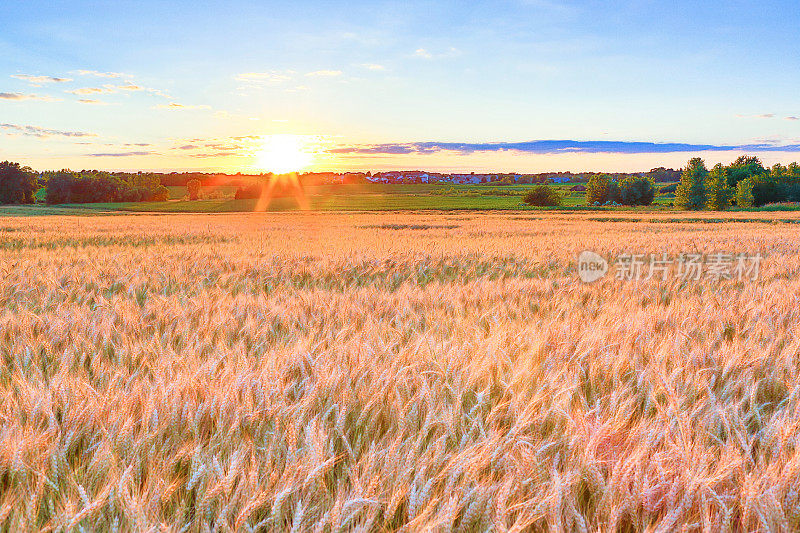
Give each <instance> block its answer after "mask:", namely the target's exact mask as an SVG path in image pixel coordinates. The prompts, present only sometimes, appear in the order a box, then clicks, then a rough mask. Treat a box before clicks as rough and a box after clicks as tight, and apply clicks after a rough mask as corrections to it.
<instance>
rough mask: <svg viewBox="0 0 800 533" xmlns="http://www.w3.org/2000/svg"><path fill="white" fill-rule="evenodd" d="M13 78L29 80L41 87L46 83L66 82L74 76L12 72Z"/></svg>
mask: <svg viewBox="0 0 800 533" xmlns="http://www.w3.org/2000/svg"><path fill="white" fill-rule="evenodd" d="M11 77H12V78H16V79H18V80H22V81H27V82H28V83H29V84H31V85H32V86H34V87H41V86H42V85H44V84H45V83H66V82H69V81H72V78H57V77H55V76H31V75H29V74H12V75H11Z"/></svg>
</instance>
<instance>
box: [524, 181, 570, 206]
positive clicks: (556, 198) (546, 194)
mask: <svg viewBox="0 0 800 533" xmlns="http://www.w3.org/2000/svg"><path fill="white" fill-rule="evenodd" d="M522 201H523V202H525V203H526V204H528V205H533V206H538V207H545V206H556V205H561V195H560V194H558V191H556V190H555V189H554V188H553V187H548V186H547V185H536V186H534V187H531V188H530V189H529V190H528V192H527V193H525V196H523V197H522Z"/></svg>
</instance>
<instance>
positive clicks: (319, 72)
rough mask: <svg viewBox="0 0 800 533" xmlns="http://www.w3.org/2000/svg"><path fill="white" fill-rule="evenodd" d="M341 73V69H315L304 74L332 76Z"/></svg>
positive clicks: (311, 76)
mask: <svg viewBox="0 0 800 533" xmlns="http://www.w3.org/2000/svg"><path fill="white" fill-rule="evenodd" d="M341 75H342V71H341V70H315V71H314V72H309V73H308V74H306V76H308V77H310V78H332V77H336V76H341Z"/></svg>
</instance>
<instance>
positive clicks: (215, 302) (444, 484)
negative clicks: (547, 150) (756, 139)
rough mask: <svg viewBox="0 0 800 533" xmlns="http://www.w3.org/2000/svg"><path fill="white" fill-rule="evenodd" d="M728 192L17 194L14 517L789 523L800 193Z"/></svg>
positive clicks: (0, 399)
mask: <svg viewBox="0 0 800 533" xmlns="http://www.w3.org/2000/svg"><path fill="white" fill-rule="evenodd" d="M87 212H91V211H87ZM720 216H721V215H719V214H715V213H710V214H703V213H701V214H697V213H695V214H692V215H691V216H690V217H689V218H687V219H686V221H685V222H683V221H681V220H680V219H681V218H682V215H680V214H676V213H675V212H666V213H663V214H660V213H649V214H647V215H644V216H641V217H639V216H637V215H635V214H626V215H625V217H626V219H625V220H620V217H619V216H618V215H616V214H615V213H608V214H606V213H602V212H601V213H580V212H578V213H570V214H565V213H548V212H536V213H534V214H531V213H530V212H515V213H503V212H486V213H470V212H460V213H454V214H409V213H404V214H398V213H384V214H381V213H376V214H355V213H350V214H331V213H329V214H324V213H309V214H296V213H283V214H281V213H274V214H267V215H264V214H219V215H180V214H170V215H118V216H113V217H92V218H87V217H83V216H58V215H53V216H48V217H35V216H34V217H5V218H0V255H1V256H2V262H3V283H2V284H0V302H2V314H0V354H1V355H2V364H1V365H0V530H3V531H35V530H44V531H55V530H60V531H78V530H79V531H161V530H169V531H197V532H200V531H231V530H233V531H295V532H299V531H355V530H358V531H395V530H399V529H401V528H402V529H404V530H405V531H497V532H499V531H584V532H585V531H658V532H660V533H664V532H667V531H679V530H683V531H694V530H697V531H755V530H758V531H796V530H797V529H798V528H800V456H798V434H800V431H798V430H799V429H800V385H798V377H800V340H798V339H800V330H799V324H800V311H799V309H800V307H799V306H798V303H799V302H798V296H797V295H798V294H800V282H798V273H800V256H798V252H797V229H796V226H795V225H794V224H793V223H786V221H795V220H800V216H798V215H796V214H795V213H760V214H759V215H758V217H754V215H753V214H752V213H731V214H728V215H724V216H726V217H730V218H731V219H736V220H738V221H739V222H737V223H735V224H733V223H730V224H720V223H702V221H704V220H706V219H708V220H713V219H714V218H719V217H720ZM665 221H669V223H664V222H665ZM699 221H700V222H699ZM584 249H590V250H594V251H596V252H600V253H602V254H610V255H615V254H618V253H621V252H624V251H629V252H639V253H651V252H652V253H659V254H660V253H662V252H667V253H670V254H678V253H681V252H694V251H700V252H705V253H712V252H717V251H730V252H734V253H738V252H742V253H756V252H758V253H760V254H762V256H763V257H764V260H763V264H762V268H761V272H760V277H759V279H758V280H757V281H749V280H747V281H741V280H737V279H731V280H721V281H717V280H713V279H707V278H702V279H700V280H698V281H680V280H677V279H667V280H665V281H662V280H660V279H657V278H656V279H652V280H649V281H641V282H633V281H630V282H627V281H619V280H616V279H614V278H613V277H611V276H609V277H606V278H604V279H603V280H601V281H598V282H596V283H594V284H584V283H582V282H580V281H579V280H578V279H577V275H576V263H575V261H576V259H575V258H576V256H577V254H578V252H580V251H581V250H584Z"/></svg>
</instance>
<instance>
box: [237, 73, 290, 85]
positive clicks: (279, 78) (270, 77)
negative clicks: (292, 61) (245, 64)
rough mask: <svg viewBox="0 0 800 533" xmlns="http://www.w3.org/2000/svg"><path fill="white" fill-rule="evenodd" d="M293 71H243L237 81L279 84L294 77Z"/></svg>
mask: <svg viewBox="0 0 800 533" xmlns="http://www.w3.org/2000/svg"><path fill="white" fill-rule="evenodd" d="M292 74H294V72H293V71H285V72H282V71H277V70H272V71H269V72H243V73H242V74H239V75H238V76H236V78H235V79H236V81H242V82H248V83H256V84H262V83H266V84H278V83H283V82H285V81H289V80H291V79H292Z"/></svg>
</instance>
